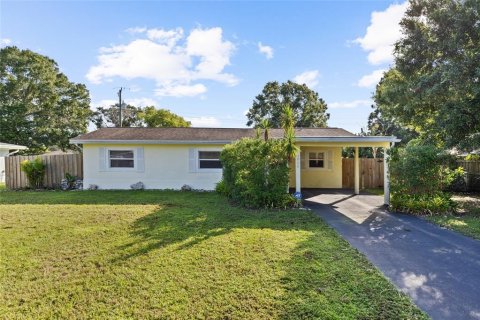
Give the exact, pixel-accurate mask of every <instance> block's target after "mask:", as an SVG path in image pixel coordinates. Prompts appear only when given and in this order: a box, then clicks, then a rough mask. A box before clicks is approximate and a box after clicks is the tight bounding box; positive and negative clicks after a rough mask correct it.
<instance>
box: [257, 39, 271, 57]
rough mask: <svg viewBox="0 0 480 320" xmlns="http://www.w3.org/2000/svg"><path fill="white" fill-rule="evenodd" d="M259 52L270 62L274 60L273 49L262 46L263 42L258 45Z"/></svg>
mask: <svg viewBox="0 0 480 320" xmlns="http://www.w3.org/2000/svg"><path fill="white" fill-rule="evenodd" d="M258 52H260V53H261V54H264V55H265V57H266V58H267V59H268V60H270V59H272V58H273V48H272V47H270V46H267V45H262V43H261V42H259V43H258Z"/></svg>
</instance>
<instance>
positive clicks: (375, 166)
mask: <svg viewBox="0 0 480 320" xmlns="http://www.w3.org/2000/svg"><path fill="white" fill-rule="evenodd" d="M359 160H360V189H367V188H383V159H378V158H377V159H371V158H360V159H359ZM342 167H343V170H342V188H346V189H353V187H354V174H355V172H354V159H352V158H343V159H342Z"/></svg>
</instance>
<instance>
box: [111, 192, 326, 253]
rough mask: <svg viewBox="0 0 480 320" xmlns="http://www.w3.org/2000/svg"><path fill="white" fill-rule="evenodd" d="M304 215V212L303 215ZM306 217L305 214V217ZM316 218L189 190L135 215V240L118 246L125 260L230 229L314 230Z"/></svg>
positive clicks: (183, 245) (184, 246) (182, 246)
mask: <svg viewBox="0 0 480 320" xmlns="http://www.w3.org/2000/svg"><path fill="white" fill-rule="evenodd" d="M305 215H306V216H305ZM306 217H308V218H306ZM312 219H313V220H317V221H316V222H317V223H318V218H317V217H315V216H313V215H312V214H310V213H306V212H301V211H299V210H297V211H291V210H290V211H285V210H278V211H273V210H258V211H257V210H245V209H242V208H237V207H233V206H230V205H229V204H228V202H227V201H226V200H225V199H224V198H223V197H221V196H218V195H216V194H211V193H210V194H208V196H206V197H205V196H204V194H198V193H193V194H190V196H189V197H188V199H185V201H183V202H182V201H176V202H166V203H164V204H159V208H158V210H156V211H154V212H152V213H150V214H148V215H146V216H143V217H141V218H139V219H137V220H136V221H135V222H134V223H133V225H132V229H131V235H132V236H133V238H135V239H136V240H135V241H133V242H130V243H128V244H125V245H123V246H121V247H119V249H120V250H119V251H126V253H125V254H124V255H122V256H120V257H118V258H116V259H115V261H119V260H126V259H129V258H132V257H135V256H138V255H143V254H147V253H148V252H150V251H152V250H156V249H159V248H163V247H166V246H169V245H172V244H178V246H177V247H175V250H183V249H188V248H191V247H192V246H194V245H197V244H199V243H201V242H203V241H205V240H208V239H209V238H212V237H216V236H221V235H224V234H227V233H230V232H231V231H232V230H233V229H242V228H245V229H252V228H253V229H265V228H266V229H273V230H300V229H301V230H306V231H314V230H315V229H316V228H318V225H315V223H314V224H312V223H311V222H312Z"/></svg>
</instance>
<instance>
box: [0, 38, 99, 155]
mask: <svg viewBox="0 0 480 320" xmlns="http://www.w3.org/2000/svg"><path fill="white" fill-rule="evenodd" d="M89 105H90V97H89V92H88V90H87V88H86V87H85V85H83V84H79V83H73V82H70V81H69V80H68V78H67V77H66V76H65V75H64V74H63V73H61V72H60V71H59V68H58V65H57V63H56V62H55V61H54V60H52V59H50V58H48V57H46V56H43V55H40V54H38V53H35V52H33V51H30V50H20V49H18V48H17V47H5V48H2V49H1V50H0V141H4V142H8V143H15V144H20V145H25V146H27V147H29V152H30V153H37V152H42V151H44V150H45V149H47V148H48V147H51V146H57V147H60V148H61V149H67V148H69V146H70V143H69V140H70V138H72V137H75V136H77V135H79V134H80V133H84V132H86V130H87V126H88V119H89V116H90V113H91V112H90V108H89Z"/></svg>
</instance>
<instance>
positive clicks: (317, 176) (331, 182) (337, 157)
mask: <svg viewBox="0 0 480 320" xmlns="http://www.w3.org/2000/svg"><path fill="white" fill-rule="evenodd" d="M297 145H298V146H299V147H300V152H301V161H302V166H301V169H300V172H301V179H300V184H301V187H302V188H335V189H337V188H342V171H343V168H342V149H343V148H344V147H356V146H357V147H389V143H388V142H369V143H368V144H366V143H362V142H356V143H333V142H322V143H299V144H297ZM314 151H315V152H325V153H326V154H327V153H328V151H331V152H332V169H331V170H329V169H310V168H308V158H307V155H308V152H314ZM326 166H327V165H326ZM295 180H296V179H295V159H292V161H291V162H290V188H295V187H296V183H295Z"/></svg>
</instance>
